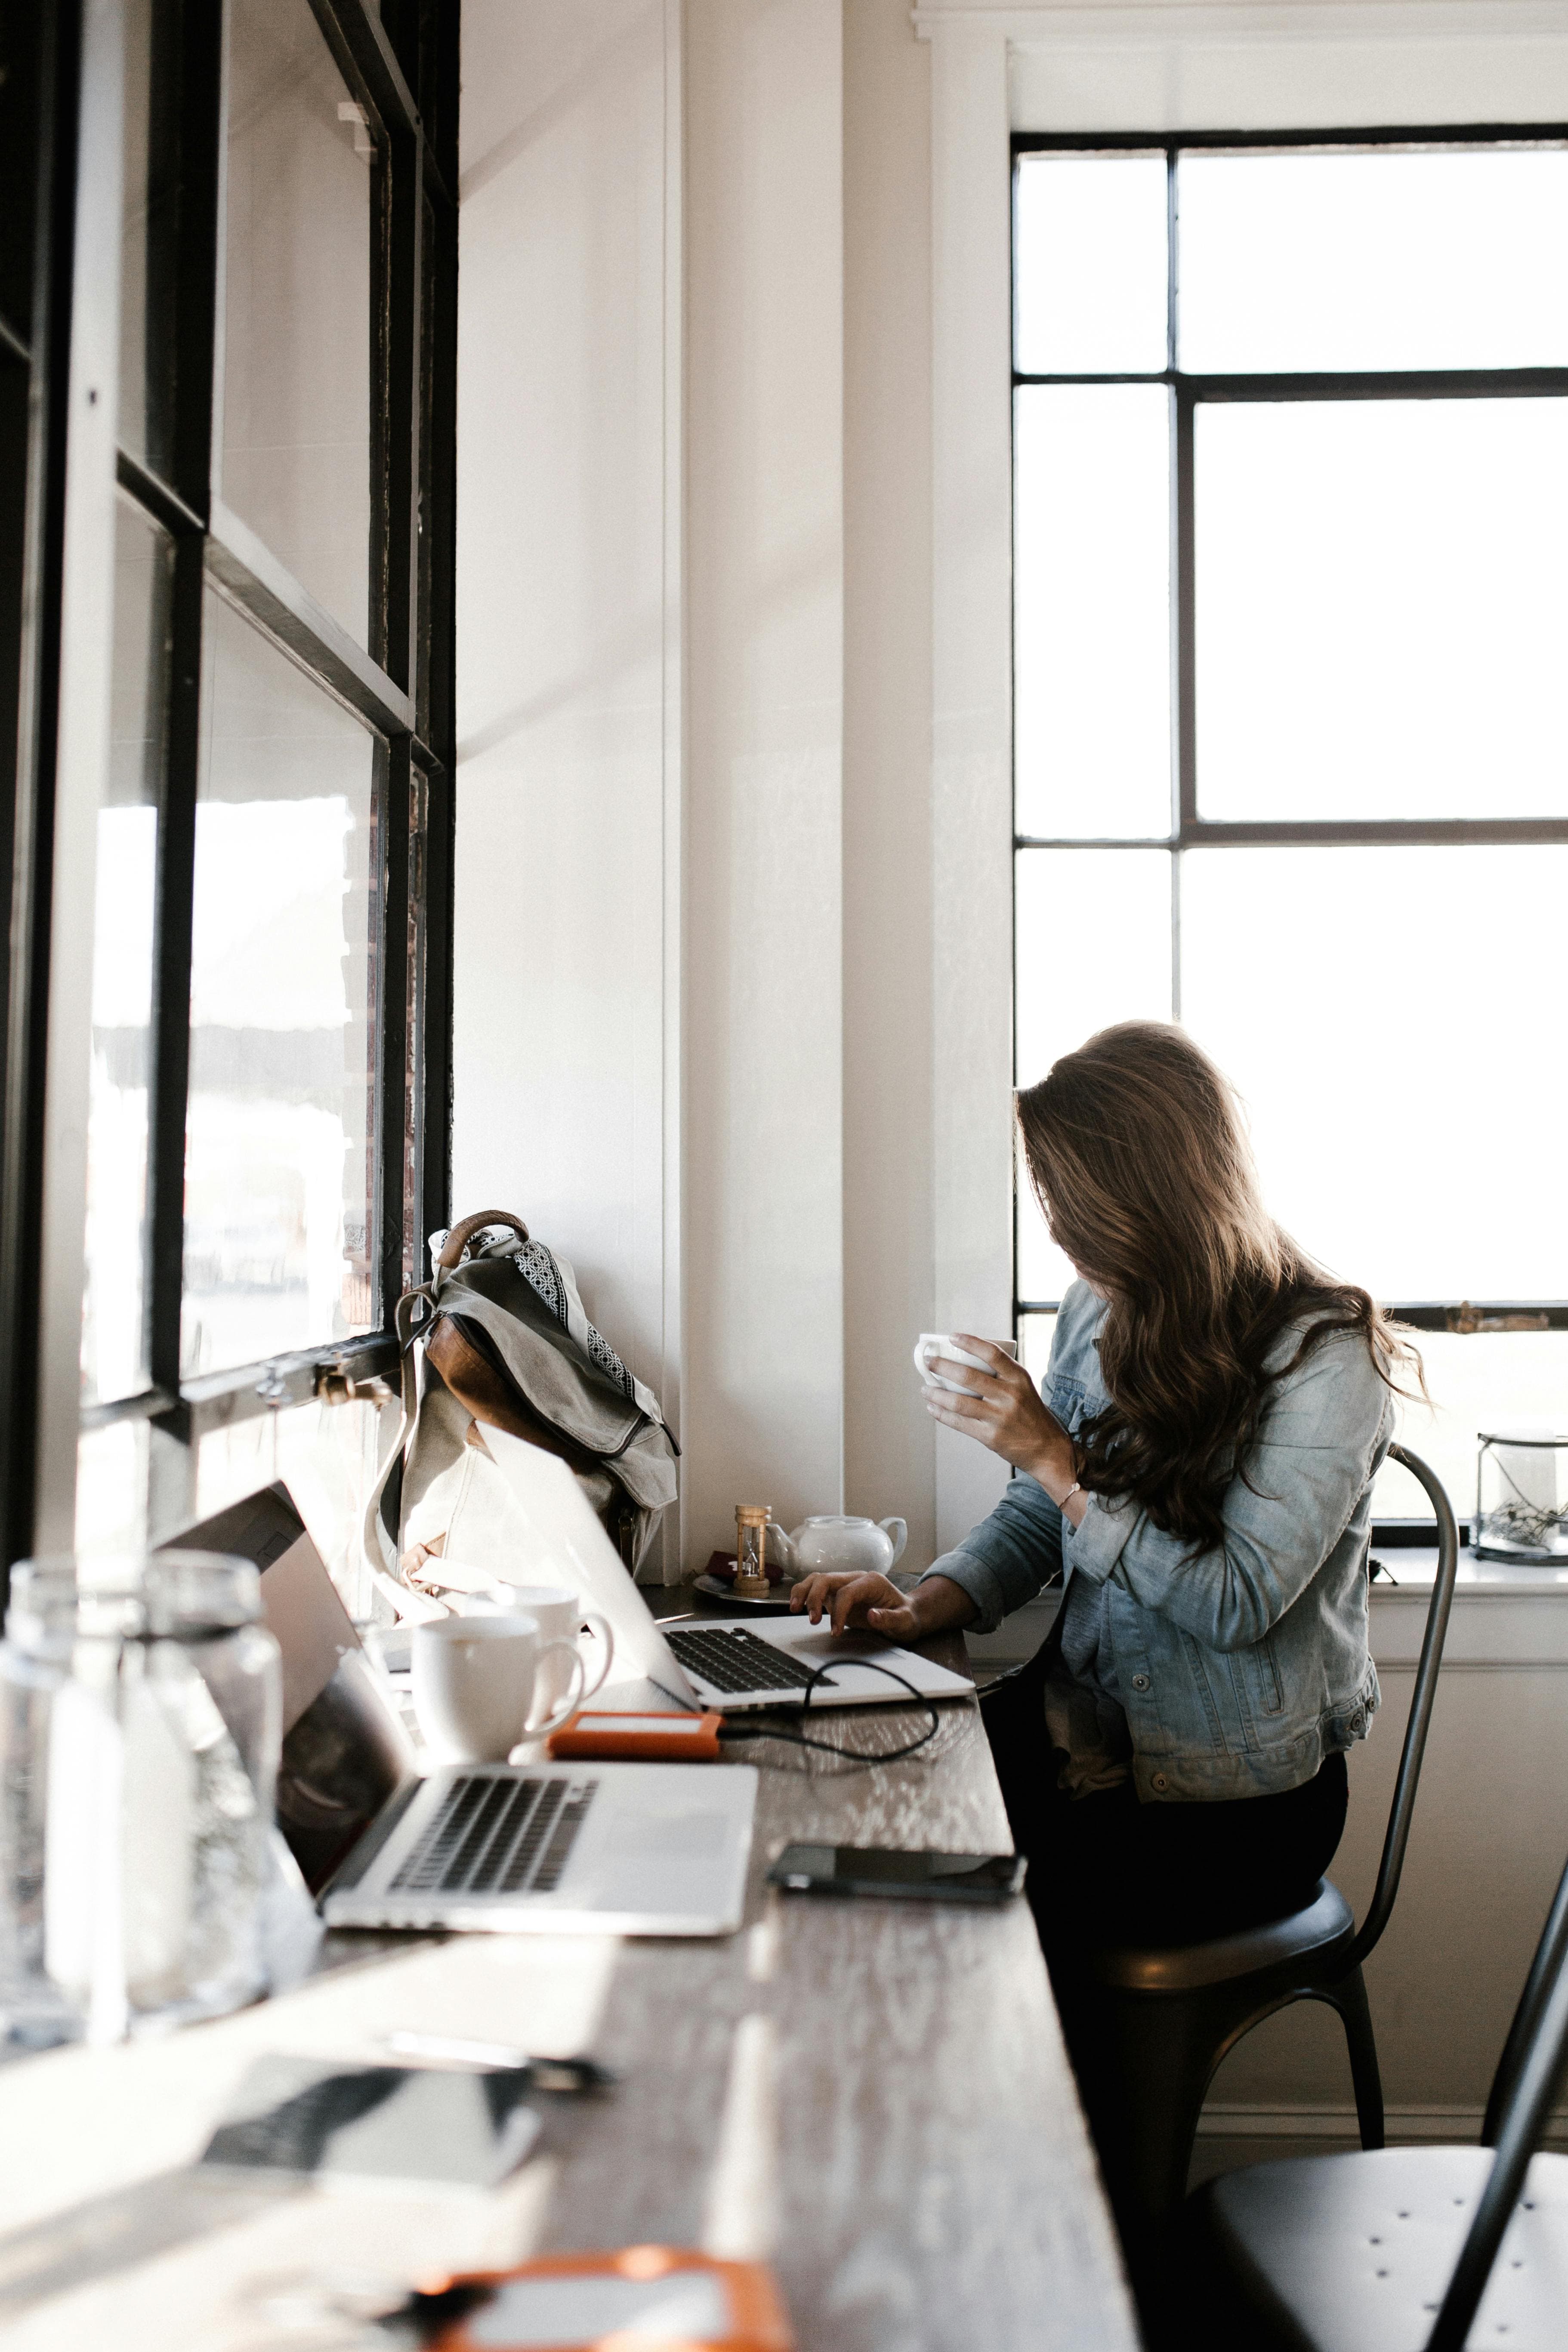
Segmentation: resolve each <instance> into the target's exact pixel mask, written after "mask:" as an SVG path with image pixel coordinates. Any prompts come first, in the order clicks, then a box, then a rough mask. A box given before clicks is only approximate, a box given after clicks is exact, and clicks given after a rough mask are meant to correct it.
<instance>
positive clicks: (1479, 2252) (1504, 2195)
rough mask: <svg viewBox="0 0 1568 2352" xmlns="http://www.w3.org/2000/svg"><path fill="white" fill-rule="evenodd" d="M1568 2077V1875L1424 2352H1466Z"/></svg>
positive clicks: (1514, 2031) (1521, 2015) (1498, 2086)
mask: <svg viewBox="0 0 1568 2352" xmlns="http://www.w3.org/2000/svg"><path fill="white" fill-rule="evenodd" d="M1565 2073H1568V1870H1564V1872H1563V1876H1562V1879H1561V1880H1560V1882H1559V1884H1558V1888H1557V1899H1556V1901H1555V1902H1554V1903H1553V1904H1552V1910H1551V1914H1550V1916H1549V1917H1548V1919H1547V1922H1546V1927H1545V1929H1544V1931H1543V1933H1542V1938H1541V1941H1540V1943H1539V1944H1538V1945H1537V1946H1536V1948H1535V1958H1534V1960H1533V1961H1532V1962H1531V1969H1530V1974H1529V1976H1528V1978H1527V1979H1525V1987H1524V1990H1523V1992H1522V1994H1521V1996H1520V2003H1519V2008H1518V2011H1516V2012H1515V2016H1514V2021H1513V2025H1512V2027H1511V2028H1510V2032H1509V2037H1508V2041H1507V2043H1506V2044H1505V2046H1504V2049H1503V2054H1502V2060H1501V2063H1500V2065H1499V2067H1498V2078H1497V2081H1496V2083H1495V2084H1493V2085H1492V2105H1491V2106H1489V2107H1488V2110H1487V2116H1488V2122H1489V2123H1490V2122H1491V2120H1492V2107H1493V2106H1496V2107H1497V2108H1498V2110H1499V2112H1498V2115H1497V2120H1496V2139H1497V2154H1496V2156H1495V2157H1494V2158H1493V2159H1492V2168H1491V2171H1490V2172H1489V2174H1488V2176H1487V2185H1486V2187H1485V2188H1484V2189H1482V2191H1481V2193H1480V2197H1479V2200H1478V2201H1477V2205H1476V2212H1475V2219H1474V2220H1473V2221H1471V2223H1470V2226H1469V2230H1468V2233H1467V2235H1466V2238H1465V2242H1464V2245H1463V2247H1462V2248H1461V2249H1460V2252H1459V2259H1458V2263H1456V2264H1455V2266H1454V2275H1453V2277H1452V2278H1451V2279H1450V2280H1449V2282H1448V2291H1447V2294H1445V2296H1444V2297H1443V2305H1442V2308H1441V2310H1440V2311H1439V2312H1438V2314H1437V2319H1436V2326H1434V2327H1433V2330H1432V2333H1431V2335H1430V2336H1428V2337H1427V2339H1426V2352H1463V2347H1464V2345H1465V2342H1466V2339H1467V2338H1468V2335H1469V2332H1470V2327H1471V2324H1472V2322H1473V2321H1474V2319H1475V2315H1476V2313H1477V2311H1478V2309H1479V2305H1480V2300H1481V2297H1482V2295H1483V2294H1485V2293H1486V2289H1487V2281H1488V2279H1489V2278H1490V2276H1491V2272H1492V2264H1493V2263H1495V2262H1496V2260H1497V2252H1498V2248H1499V2247H1500V2245H1501V2243H1502V2239H1503V2232H1504V2231H1505V2230H1506V2229H1507V2228H1508V2225H1509V2221H1510V2219H1511V2217H1512V2214H1513V2209H1514V2207H1515V2206H1516V2205H1517V2204H1518V2202H1519V2198H1520V2192H1521V2189H1523V2187H1524V2183H1525V2176H1526V2174H1527V2173H1528V2172H1529V2169H1530V2159H1531V2157H1532V2156H1533V2155H1534V2154H1535V2151H1536V2148H1537V2147H1539V2145H1540V2142H1541V2137H1542V2133H1543V2132H1544V2131H1545V2129H1546V2124H1547V2119H1548V2117H1549V2116H1550V2115H1551V2113H1552V2107H1553V2106H1554V2105H1555V2104H1556V2101H1557V2096H1558V2094H1559V2092H1560V2091H1561V2089H1562V2087H1563V2074H1565Z"/></svg>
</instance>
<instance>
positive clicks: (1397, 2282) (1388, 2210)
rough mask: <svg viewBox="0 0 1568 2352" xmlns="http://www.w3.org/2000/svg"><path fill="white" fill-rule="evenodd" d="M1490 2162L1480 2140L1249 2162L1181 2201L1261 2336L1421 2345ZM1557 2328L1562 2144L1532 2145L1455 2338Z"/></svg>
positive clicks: (1562, 2262) (1560, 2336) (1565, 2250)
mask: <svg viewBox="0 0 1568 2352" xmlns="http://www.w3.org/2000/svg"><path fill="white" fill-rule="evenodd" d="M1491 2164H1492V2151H1491V2149H1490V2148H1485V2147H1389V2148H1379V2149H1378V2150H1376V2151H1375V2153H1373V2154H1371V2155H1359V2156H1316V2157H1304V2158H1296V2159H1294V2160H1292V2161H1289V2162H1287V2163H1282V2164H1254V2165H1248V2166H1247V2168H1245V2169H1244V2170H1242V2171H1240V2172H1233V2173H1227V2174H1226V2175H1224V2176H1222V2178H1221V2179H1217V2180H1211V2181H1209V2182H1208V2183H1207V2184H1206V2186H1205V2188H1203V2189H1199V2190H1198V2191H1197V2192H1196V2194H1195V2196H1194V2199H1193V2200H1192V2208H1191V2210H1192V2211H1193V2214H1194V2221H1196V2223H1197V2224H1198V2226H1199V2227H1200V2228H1201V2229H1202V2230H1203V2231H1204V2232H1205V2234H1206V2236H1207V2237H1208V2239H1209V2241H1210V2243H1211V2245H1212V2247H1213V2249H1214V2251H1215V2253H1217V2255H1218V2256H1219V2258H1220V2260H1221V2262H1222V2263H1223V2264H1224V2267H1225V2270H1226V2273H1228V2275H1229V2277H1230V2278H1231V2280H1232V2281H1233V2282H1234V2284H1235V2285H1236V2286H1237V2288H1238V2289H1239V2290H1240V2291H1241V2293H1242V2294H1243V2295H1244V2296H1245V2298H1246V2301H1247V2305H1249V2307H1250V2308H1251V2310H1252V2311H1253V2312H1255V2313H1256V2314H1257V2315H1258V2319H1259V2321H1260V2323H1261V2324H1262V2325H1263V2326H1267V2327H1268V2328H1270V2329H1271V2330H1272V2340H1273V2341H1277V2342H1279V2343H1283V2344H1289V2345H1291V2346H1293V2347H1300V2346H1306V2345H1310V2347H1312V2352H1421V2347H1423V2346H1424V2345H1425V2344H1426V2339H1427V2337H1428V2336H1429V2335H1430V2334H1431V2331H1432V2324H1433V2320H1434V2318H1435V2316H1436V2311H1437V2308H1438V2306H1439V2305H1440V2304H1441V2302H1442V2300H1443V2295H1444V2294H1445V2292H1446V2290H1447V2284H1448V2281H1449V2278H1450V2277H1451V2275H1452V2273H1453V2269H1454V2264H1455V2263H1456V2262H1457V2261H1458V2254H1459V2249H1460V2246H1461V2245H1462V2244H1463V2242H1464V2238H1465V2232H1466V2231H1467V2230H1468V2228H1469V2225H1470V2222H1471V2221H1472V2220H1473V2218H1474V2216H1475V2210H1476V2200H1477V2199H1478V2197H1479V2194H1480V2191H1481V2189H1483V2187H1484V2186H1485V2184H1486V2179H1487V2175H1488V2173H1489V2171H1490V2169H1491ZM1565 2337H1568V2157H1563V2156H1537V2157H1536V2158H1534V2159H1533V2160H1532V2162H1531V2168H1530V2172H1529V2176H1528V2179H1527V2182H1526V2186H1525V2191H1524V2196H1523V2199H1522V2200H1521V2204H1520V2207H1519V2209H1518V2210H1516V2211H1515V2213H1514V2216H1513V2219H1512V2221H1510V2224H1509V2227H1508V2231H1507V2232H1506V2234H1505V2236H1504V2238H1503V2242H1502V2245H1501V2248H1500V2252H1499V2254H1498V2258H1497V2261H1496V2263H1495V2264H1494V2265H1493V2269H1492V2274H1491V2279H1490V2282H1489V2285H1488V2287H1487V2292H1486V2294H1485V2295H1484V2296H1483V2298H1482V2301H1481V2306H1480V2309H1479V2312H1478V2313H1477V2315H1476V2319H1475V2323H1474V2325H1473V2326H1472V2327H1471V2329H1470V2333H1469V2336H1468V2344H1469V2346H1470V2347H1472V2352H1480V2347H1482V2346H1486V2347H1492V2352H1562V2347H1563V2342H1564V2339H1565ZM1258 2340H1259V2339H1258V2337H1257V2336H1252V2337H1250V2338H1249V2341H1250V2342H1253V2343H1256V2342H1258Z"/></svg>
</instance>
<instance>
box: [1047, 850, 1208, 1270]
mask: <svg viewBox="0 0 1568 2352" xmlns="http://www.w3.org/2000/svg"><path fill="white" fill-rule="evenodd" d="M1016 887H1017V906H1016V962H1017V973H1018V1010H1017V1031H1016V1069H1017V1081H1018V1084H1019V1086H1020V1087H1030V1086H1033V1085H1034V1084H1035V1082H1036V1080H1037V1079H1038V1078H1043V1077H1044V1076H1045V1075H1046V1073H1047V1070H1048V1069H1049V1068H1050V1066H1051V1064H1052V1063H1053V1062H1054V1061H1056V1060H1057V1059H1058V1056H1059V1055H1062V1054H1070V1053H1071V1052H1072V1050H1073V1048H1074V1047H1075V1046H1078V1045H1082V1044H1083V1041H1084V1039H1085V1038H1086V1037H1091V1036H1092V1035H1093V1034H1094V1033H1095V1031H1096V1030H1097V1029H1104V1028H1108V1027H1109V1026H1110V1023H1111V1022H1113V1021H1168V1020H1169V1019H1170V1017H1171V853H1170V851H1169V850H1166V849H1067V850H1059V849H1026V850H1021V851H1020V852H1019V854H1018V859H1017V875H1016ZM1073 1279H1074V1275H1073V1270H1072V1266H1071V1265H1070V1264H1069V1262H1068V1259H1067V1258H1066V1257H1064V1256H1063V1255H1062V1253H1061V1251H1060V1250H1058V1248H1057V1246H1056V1244H1055V1243H1054V1242H1053V1241H1052V1240H1051V1237H1050V1235H1049V1234H1048V1233H1047V1231H1046V1226H1045V1220H1044V1219H1043V1218H1042V1216H1041V1215H1040V1213H1039V1210H1038V1208H1037V1205H1036V1202H1035V1197H1034V1194H1033V1192H1031V1191H1030V1188H1029V1181H1028V1177H1027V1175H1026V1172H1025V1171H1024V1169H1023V1167H1022V1165H1020V1167H1019V1169H1018V1296H1019V1297H1020V1298H1059V1297H1061V1295H1062V1292H1063V1291H1064V1290H1065V1289H1066V1287H1067V1286H1068V1283H1069V1282H1071V1281H1072V1280H1073Z"/></svg>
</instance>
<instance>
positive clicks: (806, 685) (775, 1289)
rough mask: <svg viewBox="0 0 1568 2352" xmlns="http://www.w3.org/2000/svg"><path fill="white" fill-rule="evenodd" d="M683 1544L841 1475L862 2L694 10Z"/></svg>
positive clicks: (708, 1543) (834, 1499) (828, 1488)
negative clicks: (847, 755)
mask: <svg viewBox="0 0 1568 2352" xmlns="http://www.w3.org/2000/svg"><path fill="white" fill-rule="evenodd" d="M686 37H687V80H686V207H687V215H686V216H687V249H686V264H687V282H686V318H687V335H688V346H687V397H688V418H687V515H688V541H687V597H688V605H687V615H688V637H687V677H688V688H689V700H688V706H687V708H688V732H687V808H688V835H687V868H686V880H687V899H686V929H685V985H686V1056H687V1058H686V1071H687V1084H686V1090H685V1098H684V1105H683V1109H684V1119H685V1180H686V1188H687V1189H686V1366H685V1398H684V1403H685V1418H684V1422H683V1441H682V1442H683V1444H684V1445H685V1449H686V1460H685V1465H684V1471H683V1483H684V1493H685V1513H686V1536H685V1543H686V1556H687V1559H688V1560H689V1561H690V1562H693V1563H696V1564H700V1563H702V1562H703V1561H705V1560H706V1558H707V1556H708V1553H709V1552H710V1550H712V1549H716V1548H717V1547H719V1546H720V1545H721V1544H726V1543H728V1544H731V1545H732V1542H733V1538H734V1509H735V1505H736V1504H737V1503H738V1502H766V1503H771V1504H772V1505H773V1510H774V1515H775V1517H777V1518H778V1519H779V1520H780V1521H781V1523H782V1524H784V1526H786V1527H787V1526H791V1525H793V1524H794V1523H795V1520H796V1519H797V1518H799V1517H802V1516H804V1515H805V1513H806V1512H808V1511H813V1510H816V1511H823V1510H826V1511H833V1510H837V1509H838V1508H839V1507H840V1497H841V1495H842V1492H843V1475H844V1473H843V1418H842V1416H843V1366H844V1278H843V1150H844V1146H843V1119H842V1073H843V1046H842V1037H841V1031H840V1010H841V1003H842V993H843V975H842V969H841V956H840V930H841V914H842V895H841V893H842V835H843V723H844V721H843V682H844V490H843V446H842V445H843V421H842V420H843V275H842V271H843V263H842V255H843V247H844V221H843V199H842V175H841V161H840V123H841V105H842V100H841V90H842V70H843V69H842V35H841V27H840V11H839V5H838V0H752V4H751V5H746V6H743V7H737V6H735V5H734V0H688V7H687V36H686Z"/></svg>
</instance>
